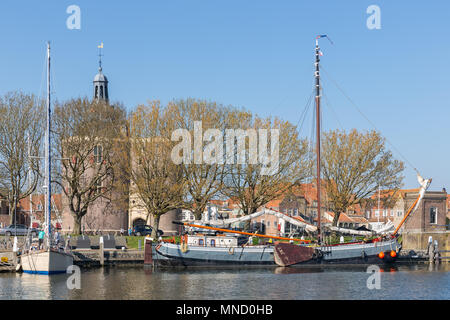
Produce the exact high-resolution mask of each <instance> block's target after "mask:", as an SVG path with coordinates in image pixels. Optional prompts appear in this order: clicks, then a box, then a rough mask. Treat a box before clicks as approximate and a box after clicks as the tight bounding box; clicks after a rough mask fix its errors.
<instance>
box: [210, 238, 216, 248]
mask: <svg viewBox="0 0 450 320" xmlns="http://www.w3.org/2000/svg"><path fill="white" fill-rule="evenodd" d="M215 246H216V240H214V239H211V247H215Z"/></svg>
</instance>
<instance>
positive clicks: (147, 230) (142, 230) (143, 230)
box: [133, 225, 164, 237]
mask: <svg viewBox="0 0 450 320" xmlns="http://www.w3.org/2000/svg"><path fill="white" fill-rule="evenodd" d="M152 230H153V228H152V227H150V226H149V225H137V226H135V227H134V228H133V235H134V236H146V235H151V234H152ZM163 234H164V231H162V230H159V229H158V231H157V232H156V235H157V236H158V237H160V236H162V235H163Z"/></svg>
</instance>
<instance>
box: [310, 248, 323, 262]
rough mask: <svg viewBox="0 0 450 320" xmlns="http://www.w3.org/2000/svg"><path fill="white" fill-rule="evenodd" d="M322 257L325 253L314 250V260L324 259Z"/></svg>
mask: <svg viewBox="0 0 450 320" xmlns="http://www.w3.org/2000/svg"><path fill="white" fill-rule="evenodd" d="M322 257H323V252H322V251H321V250H318V249H314V253H313V255H312V258H313V259H314V260H319V259H322Z"/></svg>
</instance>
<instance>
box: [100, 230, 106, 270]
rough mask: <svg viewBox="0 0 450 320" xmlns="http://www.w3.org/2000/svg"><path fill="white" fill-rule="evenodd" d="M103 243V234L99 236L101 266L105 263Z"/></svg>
mask: <svg viewBox="0 0 450 320" xmlns="http://www.w3.org/2000/svg"><path fill="white" fill-rule="evenodd" d="M104 248H105V244H104V243H103V236H102V237H100V252H99V255H100V265H101V266H103V265H104V264H105V253H104Z"/></svg>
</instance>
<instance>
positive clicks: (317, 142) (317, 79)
mask: <svg viewBox="0 0 450 320" xmlns="http://www.w3.org/2000/svg"><path fill="white" fill-rule="evenodd" d="M319 38H320V36H319V37H317V38H316V62H315V67H316V70H315V72H314V77H315V79H316V160H317V232H318V240H319V244H321V243H322V238H321V236H322V235H321V232H320V231H321V227H320V220H321V212H320V211H321V210H320V209H321V202H320V193H321V192H320V74H319V62H320V58H319V55H320V48H319Z"/></svg>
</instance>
